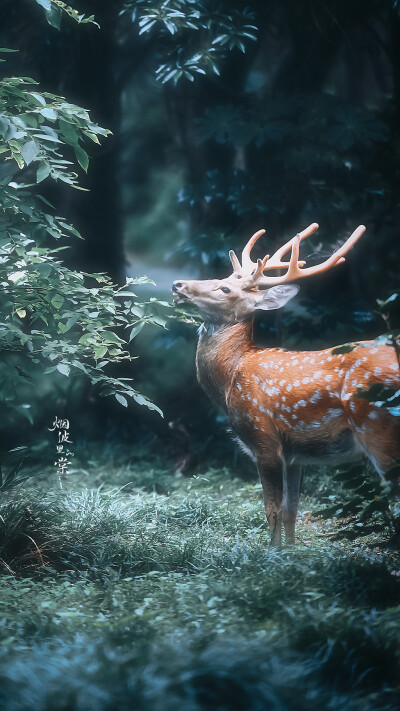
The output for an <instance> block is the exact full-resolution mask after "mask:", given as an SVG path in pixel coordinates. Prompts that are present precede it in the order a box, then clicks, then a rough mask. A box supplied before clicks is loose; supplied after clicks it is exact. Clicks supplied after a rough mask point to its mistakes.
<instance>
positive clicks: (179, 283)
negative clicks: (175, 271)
mask: <svg viewBox="0 0 400 711" xmlns="http://www.w3.org/2000/svg"><path fill="white" fill-rule="evenodd" d="M182 286H183V281H174V283H173V284H172V291H175V292H177V291H179V289H181V288H182Z"/></svg>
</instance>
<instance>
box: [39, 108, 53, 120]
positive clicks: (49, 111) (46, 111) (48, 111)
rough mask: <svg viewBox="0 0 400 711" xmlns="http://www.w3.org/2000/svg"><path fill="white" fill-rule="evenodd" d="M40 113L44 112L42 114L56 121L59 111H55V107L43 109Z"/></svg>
mask: <svg viewBox="0 0 400 711" xmlns="http://www.w3.org/2000/svg"><path fill="white" fill-rule="evenodd" d="M40 113H41V114H42V116H44V117H45V118H47V119H49V120H50V121H55V120H56V118H57V113H56V112H55V111H54V109H50V108H46V109H41V111H40Z"/></svg>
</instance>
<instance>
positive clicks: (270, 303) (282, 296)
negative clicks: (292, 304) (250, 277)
mask: <svg viewBox="0 0 400 711" xmlns="http://www.w3.org/2000/svg"><path fill="white" fill-rule="evenodd" d="M299 290H300V287H299V286H297V284H290V285H287V286H285V285H282V286H272V287H271V289H268V291H265V292H264V293H263V295H262V296H261V298H260V301H259V302H258V303H257V306H256V309H262V310H263V311H272V310H273V309H281V308H282V306H285V304H286V303H287V302H288V301H290V299H293V297H294V296H296V294H297V293H298V292H299Z"/></svg>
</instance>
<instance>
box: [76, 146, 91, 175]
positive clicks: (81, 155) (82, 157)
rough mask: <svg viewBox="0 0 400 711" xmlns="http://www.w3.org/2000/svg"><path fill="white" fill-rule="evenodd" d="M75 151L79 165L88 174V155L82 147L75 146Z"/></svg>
mask: <svg viewBox="0 0 400 711" xmlns="http://www.w3.org/2000/svg"><path fill="white" fill-rule="evenodd" d="M74 151H75V155H76V159H77V161H78V163H79V165H80V166H81V168H83V170H84V171H85V173H86V172H87V169H88V167H89V156H88V154H87V153H86V151H84V150H83V148H81V147H80V146H74Z"/></svg>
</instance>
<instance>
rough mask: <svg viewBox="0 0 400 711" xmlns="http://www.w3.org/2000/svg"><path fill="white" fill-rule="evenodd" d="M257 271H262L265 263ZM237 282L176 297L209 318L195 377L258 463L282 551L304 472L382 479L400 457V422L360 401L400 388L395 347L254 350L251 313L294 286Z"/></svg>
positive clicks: (193, 286)
mask: <svg viewBox="0 0 400 711" xmlns="http://www.w3.org/2000/svg"><path fill="white" fill-rule="evenodd" d="M309 229H310V228H309ZM359 229H360V228H359ZM256 234H259V233H256ZM302 234H304V233H302ZM252 239H253V240H254V238H252ZM300 239H301V235H300ZM300 239H299V241H300ZM250 243H251V240H250ZM253 243H254V242H253ZM285 246H286V245H285ZM282 249H283V248H281V250H282ZM281 253H282V252H281ZM331 259H332V258H331ZM232 261H233V262H234V260H232ZM260 261H261V260H259V262H260ZM291 261H292V260H291ZM267 264H268V262H267ZM234 266H237V265H235V262H234ZM254 266H256V265H253V267H254ZM289 267H290V265H289ZM257 268H258V269H259V271H260V272H261V269H260V264H259V263H258V266H256V269H257ZM264 269H265V264H264V266H263V269H262V272H263V271H264ZM311 269H314V268H313V267H311ZM288 271H289V269H288ZM253 274H254V270H253V271H252V272H251V275H253ZM237 278H238V275H237V272H236V274H235V273H234V275H233V276H232V277H228V279H224V280H210V281H200V282H195V281H191V282H175V284H174V287H173V289H174V292H175V295H177V297H176V298H177V300H178V302H179V301H181V300H187V299H188V300H190V301H193V302H194V303H196V304H197V305H198V307H199V309H200V311H202V313H203V314H204V316H205V318H206V321H205V324H204V325H203V327H202V328H201V332H200V336H199V344H198V348H197V357H196V366H197V376H198V379H199V382H200V384H201V385H202V387H203V388H204V390H205V391H206V393H207V394H208V395H209V397H210V398H211V399H213V400H214V401H215V402H216V403H217V404H218V405H219V406H221V407H222V408H223V409H224V410H225V412H226V414H227V416H228V419H229V422H230V425H231V427H232V430H233V431H234V433H235V434H236V435H237V437H238V438H239V441H240V443H241V444H242V446H243V448H244V449H245V451H246V452H247V453H248V454H249V455H250V456H251V457H252V458H253V459H254V461H255V462H256V464H257V468H258V472H259V475H260V478H261V483H262V487H263V493H264V501H265V510H266V515H267V519H268V522H269V525H270V529H271V533H272V537H273V540H274V542H275V543H276V544H278V545H279V544H280V542H281V528H282V524H283V526H284V528H285V535H286V542H289V543H294V532H295V520H296V515H297V509H298V501H299V493H300V481H301V465H303V464H311V463H316V462H323V463H327V464H329V463H332V464H336V463H339V462H345V461H350V460H352V459H357V458H360V457H361V456H362V455H365V456H367V457H368V458H369V459H370V461H372V463H373V464H374V466H375V468H376V470H377V471H378V473H379V474H380V475H383V474H384V473H385V472H386V471H387V470H388V469H390V468H391V466H393V464H394V462H395V461H396V459H398V458H400V423H399V418H396V417H394V416H392V415H390V413H389V412H388V410H387V409H385V408H380V407H376V406H375V405H374V404H372V403H369V402H368V401H367V400H366V399H364V398H362V397H360V390H361V389H362V390H366V389H368V387H369V386H371V385H373V384H374V383H380V384H384V385H385V386H386V387H391V386H392V387H396V388H399V387H400V377H399V364H398V361H397V355H396V351H395V349H394V348H393V347H392V346H386V345H380V346H376V345H375V344H374V343H373V342H368V341H366V342H361V343H359V344H357V346H356V347H355V348H354V349H353V350H352V351H350V352H349V353H342V354H335V353H333V352H332V351H333V349H332V348H328V349H325V350H323V351H304V352H302V351H287V350H285V349H283V348H266V349H259V348H257V347H256V345H255V343H254V340H253V314H254V308H268V309H271V308H279V307H281V306H282V305H283V304H284V303H285V302H286V301H287V300H288V298H291V297H292V296H294V295H295V293H297V287H282V286H273V287H272V288H271V289H269V291H268V292H266V290H265V289H263V290H262V293H261V294H260V292H259V290H257V289H255V290H252V289H251V288H250V290H249V291H247V290H246V287H245V286H242V284H243V282H242V283H241V285H240V288H239V292H237V289H236V290H235V287H236V286H237V281H236V279H237ZM239 278H240V277H239ZM296 278H299V277H298V274H296ZM272 279H276V277H272ZM247 283H249V282H247ZM273 283H274V282H273ZM244 284H246V282H244ZM221 285H222V286H221ZM228 285H229V286H228ZM253 285H254V281H250V287H251V286H253ZM224 290H225V291H224ZM220 291H222V294H224V293H225V294H226V297H225V300H224V299H221V295H219V293H218V292H220ZM228 294H229V295H230V296H229V297H228ZM231 294H232V295H231ZM226 300H228V301H229V306H230V308H229V309H228V310H227V308H226ZM249 301H250V304H251V306H252V308H250V306H249ZM221 304H222V308H221ZM224 305H225V308H224Z"/></svg>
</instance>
